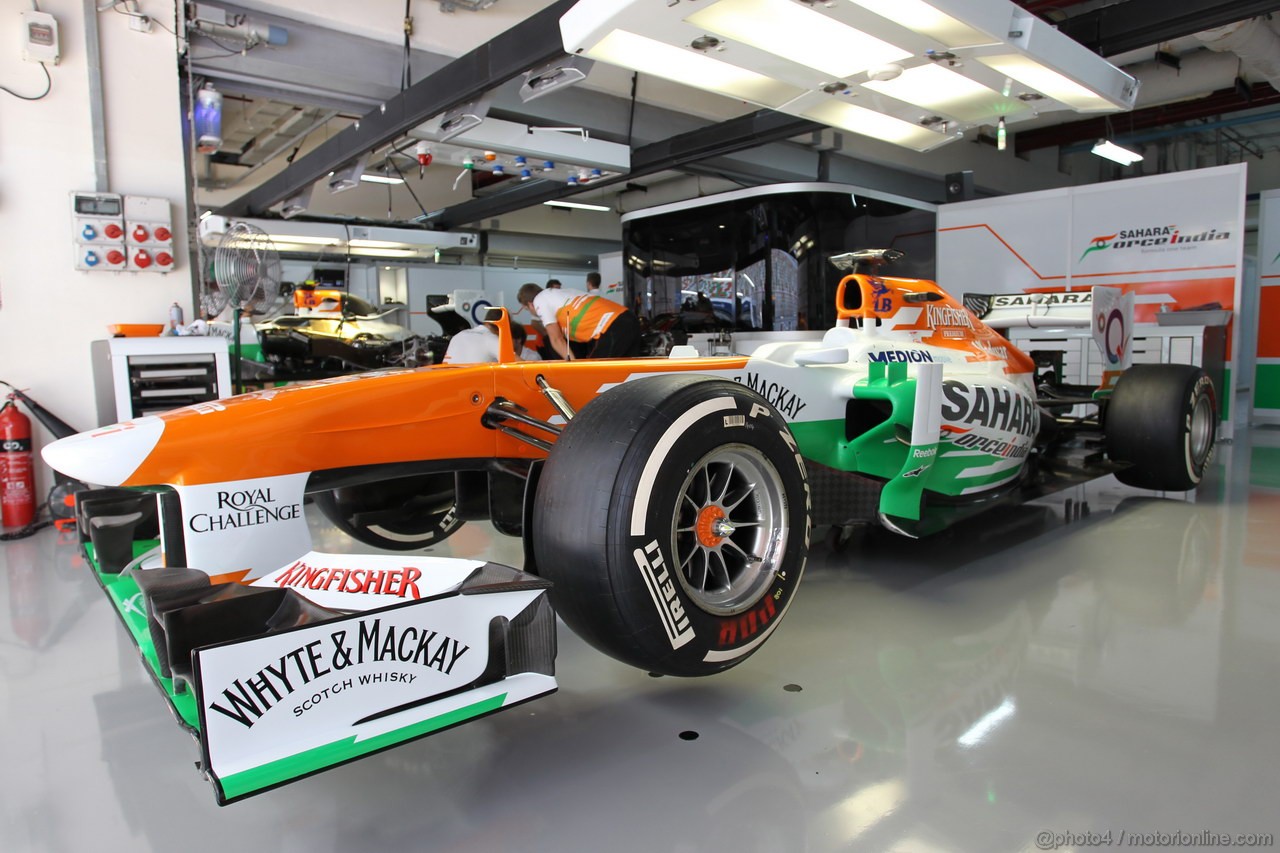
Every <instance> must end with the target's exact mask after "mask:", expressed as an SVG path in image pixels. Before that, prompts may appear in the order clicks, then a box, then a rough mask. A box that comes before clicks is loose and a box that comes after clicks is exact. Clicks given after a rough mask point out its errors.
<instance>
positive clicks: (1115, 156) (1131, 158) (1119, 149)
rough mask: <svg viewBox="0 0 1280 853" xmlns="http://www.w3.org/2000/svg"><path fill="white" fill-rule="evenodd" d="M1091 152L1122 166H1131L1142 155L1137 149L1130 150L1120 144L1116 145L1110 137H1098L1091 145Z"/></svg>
mask: <svg viewBox="0 0 1280 853" xmlns="http://www.w3.org/2000/svg"><path fill="white" fill-rule="evenodd" d="M1093 153H1094V154H1097V155H1098V156H1099V157H1105V158H1106V159H1108V160H1112V161H1114V162H1116V163H1119V164H1121V165H1122V166H1132V165H1133V164H1134V163H1137V162H1138V161H1139V160H1141V159H1142V155H1141V154H1139V153H1138V152H1137V151H1132V150H1130V149H1128V148H1125V147H1124V146H1122V145H1116V144H1115V143H1114V142H1112V141H1111V140H1110V139H1099V140H1098V141H1097V142H1096V143H1095V144H1094V146H1093Z"/></svg>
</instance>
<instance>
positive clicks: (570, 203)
mask: <svg viewBox="0 0 1280 853" xmlns="http://www.w3.org/2000/svg"><path fill="white" fill-rule="evenodd" d="M543 204H545V205H546V206H547V207H572V208H574V209H575V210H599V211H609V210H612V209H613V208H611V207H605V206H604V205H603V204H587V203H585V202H581V201H544V202H543Z"/></svg>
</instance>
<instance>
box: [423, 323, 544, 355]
mask: <svg viewBox="0 0 1280 853" xmlns="http://www.w3.org/2000/svg"><path fill="white" fill-rule="evenodd" d="M519 355H520V359H521V360H522V361H540V360H541V359H542V356H540V355H538V354H537V353H536V352H534V351H533V350H531V349H529V348H528V347H522V348H521V350H520V353H519ZM496 361H498V335H497V333H495V332H491V331H490V330H489V327H488V326H483V325H481V326H473V327H472V328H470V329H463V330H462V331H461V332H458V334H456V335H454V336H453V337H452V338H450V339H449V348H448V349H447V350H445V353H444V362H443V363H444V364H484V363H486V362H496Z"/></svg>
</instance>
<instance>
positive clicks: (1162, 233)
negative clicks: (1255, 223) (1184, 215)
mask: <svg viewBox="0 0 1280 853" xmlns="http://www.w3.org/2000/svg"><path fill="white" fill-rule="evenodd" d="M1230 238H1231V232H1230V231H1219V230H1218V229H1216V228H1210V229H1209V230H1208V231H1199V232H1195V233H1190V234H1183V233H1182V232H1180V231H1179V230H1178V226H1177V225H1156V226H1153V227H1151V228H1130V229H1127V230H1123V231H1117V232H1116V233H1114V234H1103V235H1102V236H1100V237H1094V238H1093V239H1092V240H1090V241H1089V246H1088V248H1086V249H1085V250H1084V254H1082V255H1081V256H1080V260H1082V261H1083V260H1084V259H1085V258H1087V257H1089V255H1091V254H1092V253H1094V252H1100V251H1102V250H1103V249H1151V248H1162V247H1166V246H1174V245H1179V246H1180V245H1184V244H1188V245H1190V244H1195V243H1207V242H1210V241H1213V240H1228V239H1230Z"/></svg>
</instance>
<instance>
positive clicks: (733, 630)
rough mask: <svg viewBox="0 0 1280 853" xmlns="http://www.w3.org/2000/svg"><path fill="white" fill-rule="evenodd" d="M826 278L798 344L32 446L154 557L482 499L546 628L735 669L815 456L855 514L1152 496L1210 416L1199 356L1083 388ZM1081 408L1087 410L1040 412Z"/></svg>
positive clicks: (760, 625) (334, 401)
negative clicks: (1111, 487) (1090, 449)
mask: <svg viewBox="0 0 1280 853" xmlns="http://www.w3.org/2000/svg"><path fill="white" fill-rule="evenodd" d="M889 251H891V250H889ZM885 254H886V252H884V251H881V252H863V253H852V254H850V255H846V256H841V257H840V258H837V259H835V261H836V262H837V263H839V264H844V265H845V266H846V267H852V266H853V265H854V264H855V263H858V262H862V261H866V260H868V259H871V260H880V259H882V258H883V257H884V256H885ZM838 299H839V311H838V316H839V317H840V318H841V325H839V326H838V327H837V328H833V329H831V330H830V331H829V332H827V333H826V335H825V337H824V338H823V340H822V341H821V342H784V343H775V344H769V345H766V346H764V347H761V348H760V349H757V350H756V351H755V352H754V353H753V354H752V355H751V356H750V357H745V356H743V357H737V356H735V357H717V358H693V357H686V356H687V355H688V354H689V353H688V351H686V350H677V351H676V352H675V353H673V357H671V358H666V359H661V358H655V359H635V360H610V361H570V362H546V363H539V362H533V363H529V362H520V361H517V360H515V359H514V357H511V358H510V360H508V361H506V362H505V363H499V364H482V365H466V366H449V365H439V366H433V367H428V368H420V369H417V370H389V371H382V372H376V373H366V374H361V375H356V376H347V377H339V378H334V379H327V380H322V381H318V382H313V383H308V384H301V385H295V386H291V387H284V388H278V389H269V390H265V391H259V392H255V393H251V394H245V395H242V396H239V397H234V398H231V399H226V400H221V401H218V402H211V403H204V404H200V405H196V406H190V407H186V408H182V409H177V410H175V411H172V412H168V413H166V414H162V415H159V416H153V417H144V418H139V419H137V420H134V421H130V422H127V423H124V424H117V425H114V426H110V427H106V428H103V429H98V430H95V431H92V432H88V433H83V434H81V435H78V436H75V437H72V438H69V439H64V440H61V441H58V442H55V443H54V444H52V445H50V446H49V447H47V448H46V449H45V451H44V456H45V459H46V460H47V461H48V462H49V463H50V465H51V466H52V467H54V468H55V469H56V470H58V471H61V472H63V473H65V474H68V475H70V476H73V477H76V478H77V479H79V480H81V481H83V482H86V483H93V484H96V485H103V486H124V487H131V488H144V489H158V490H159V495H160V499H159V504H160V515H161V521H162V525H161V527H162V530H163V532H164V552H165V562H166V564H169V565H180V566H189V567H193V568H197V569H199V570H201V571H203V572H205V573H207V574H209V575H210V576H213V577H214V578H215V579H222V580H238V581H240V580H253V579H254V578H257V577H259V576H261V575H263V574H265V573H267V572H270V571H273V570H275V569H277V568H279V567H281V566H283V565H286V564H288V563H289V561H291V560H294V559H296V558H297V557H299V556H300V555H302V554H305V553H306V552H307V551H308V550H309V547H310V540H309V535H308V532H307V525H306V522H305V519H304V517H303V503H304V500H305V499H306V498H307V497H308V496H310V497H312V498H313V499H314V500H315V502H316V504H317V505H318V506H319V508H320V510H321V511H322V512H323V513H324V514H325V515H326V516H327V517H328V518H329V519H330V520H331V521H332V522H333V523H334V524H335V525H337V526H338V527H339V528H341V529H342V530H343V531H345V532H347V533H349V534H350V535H351V536H352V537H353V538H355V539H356V540H359V541H361V542H364V543H367V544H369V545H373V546H376V547H378V548H380V549H387V550H402V551H415V550H421V549H423V548H425V547H427V546H430V545H432V544H433V543H436V542H439V541H441V540H442V539H443V538H444V537H446V536H448V535H449V534H450V533H451V532H452V531H453V530H455V529H456V528H457V527H458V525H460V524H462V523H464V521H466V520H468V519H475V518H482V517H487V518H490V519H491V520H492V521H493V523H494V524H495V525H496V526H497V528H498V529H499V530H501V531H503V532H505V533H510V534H513V535H520V536H523V537H524V539H525V543H526V551H527V558H528V565H527V568H528V569H529V570H531V571H533V572H534V573H536V574H537V575H539V576H541V577H545V578H548V579H550V580H552V581H553V582H554V584H555V592H553V594H552V595H553V600H554V602H555V604H556V609H557V611H558V612H559V613H560V615H561V616H563V617H564V619H565V621H566V622H568V623H569V624H570V625H571V626H573V627H574V628H575V629H576V630H579V631H580V632H581V633H582V634H583V635H584V636H585V637H587V638H588V639H589V640H590V641H591V642H592V643H594V644H595V645H597V646H600V647H601V648H602V649H603V650H605V651H606V652H608V653H610V654H612V655H614V656H616V657H618V658H620V659H622V660H624V661H627V662H629V663H632V664H634V665H636V666H640V667H644V668H646V669H650V670H656V671H662V672H668V673H672V674H678V675H698V674H705V673H710V672H715V671H717V670H721V669H724V668H726V667H728V666H732V665H733V664H735V663H737V662H739V661H740V660H742V659H743V658H744V657H746V656H747V655H748V654H750V652H751V651H752V650H754V649H755V648H757V647H758V646H759V644H760V643H761V642H763V641H764V639H765V638H766V637H767V636H768V634H769V633H770V632H771V631H772V630H773V629H774V627H775V626H776V625H777V623H778V620H779V619H780V618H781V617H782V615H783V614H784V613H785V611H786V609H787V606H788V605H789V604H790V602H791V598H792V595H793V594H794V592H795V589H796V585H797V584H798V583H799V580H800V575H801V573H802V571H803V568H804V562H805V554H806V551H807V547H808V540H809V527H810V515H811V506H810V505H811V503H812V502H813V500H814V497H813V495H812V494H811V489H810V486H809V469H810V468H812V467H815V466H820V467H822V468H825V469H833V470H834V471H836V472H842V473H845V474H850V475H858V476H860V477H861V478H865V479H864V481H863V482H867V483H871V484H874V486H875V487H876V488H878V492H879V498H878V511H877V513H876V516H877V518H878V520H879V521H880V522H881V523H882V524H884V525H885V526H887V527H889V528H890V529H893V530H895V531H898V532H902V533H906V534H908V535H922V534H925V533H929V532H931V531H932V530H935V529H938V528H940V527H943V526H946V525H947V524H949V523H952V522H954V521H955V520H956V519H958V518H963V517H965V515H966V514H969V513H970V511H971V510H973V509H975V508H980V507H981V508H985V507H987V506H989V505H990V504H991V503H992V502H993V501H995V500H996V499H998V498H1008V497H1014V498H1017V497H1019V493H1023V494H1025V493H1026V492H1027V490H1028V489H1030V490H1032V491H1035V492H1040V491H1042V490H1043V488H1044V486H1045V483H1046V480H1047V479H1048V478H1050V477H1053V476H1059V475H1070V477H1071V478H1072V479H1073V481H1078V479H1079V477H1082V476H1091V475H1098V474H1104V473H1109V472H1112V471H1115V470H1119V471H1120V476H1121V478H1122V479H1124V480H1125V481H1126V482H1130V483H1132V484H1135V485H1138V486H1144V487H1149V488H1157V489H1167V490H1172V489H1190V488H1193V487H1195V485H1196V484H1197V483H1198V481H1199V479H1200V477H1201V475H1202V473H1203V471H1204V468H1205V465H1206V463H1207V461H1208V459H1209V457H1210V454H1211V452H1212V449H1213V445H1214V437H1215V425H1216V423H1217V417H1218V416H1217V404H1216V398H1215V391H1214V389H1213V387H1212V383H1211V382H1210V381H1209V379H1208V377H1207V376H1205V374H1204V373H1203V372H1202V371H1200V370H1198V369H1197V368H1193V367H1190V366H1185V365H1139V366H1138V367H1135V368H1132V369H1130V370H1128V371H1126V372H1125V373H1124V374H1123V375H1121V376H1120V378H1119V381H1118V382H1117V383H1115V387H1114V389H1113V390H1112V391H1111V392H1110V393H1109V394H1108V395H1099V396H1097V397H1096V398H1095V397H1093V396H1091V392H1092V391H1093V390H1094V389H1065V390H1064V389H1061V388H1054V387H1044V386H1043V384H1041V387H1038V384H1037V383H1038V380H1037V376H1036V365H1035V364H1034V362H1033V361H1032V359H1031V358H1030V357H1028V356H1027V355H1026V354H1024V353H1022V352H1020V351H1019V350H1018V349H1017V348H1015V347H1014V346H1013V345H1012V344H1010V343H1009V342H1008V341H1007V340H1006V339H1005V338H1004V337H1002V336H1001V335H1000V334H998V333H997V332H996V331H994V330H993V329H991V328H989V327H988V326H986V325H985V324H984V323H982V322H981V321H980V320H979V319H978V318H977V317H976V316H975V315H974V314H972V313H971V312H970V311H969V310H967V309H966V308H965V307H963V306H962V305H961V304H960V303H959V302H957V301H956V300H955V299H953V298H952V297H951V296H949V295H948V294H946V293H945V292H944V291H943V290H942V289H941V288H940V287H939V286H938V285H937V284H935V283H934V282H931V281H922V280H913V279H900V278H890V277H881V276H877V275H867V274H853V275H849V276H846V278H845V279H844V281H842V282H841V285H840V289H839V296H838ZM1096 302H1097V300H1095V303H1096ZM500 328H501V326H500ZM1108 328H1110V327H1108ZM1108 334H1112V335H1114V333H1113V332H1111V331H1108ZM502 341H503V346H504V348H505V350H509V349H510V343H509V340H507V338H506V333H505V332H504V333H503V338H502ZM1121 348H1123V347H1121ZM1081 402H1084V403H1088V404H1090V405H1092V406H1093V409H1094V411H1095V412H1096V414H1095V415H1094V416H1092V417H1090V418H1087V419H1084V420H1083V421H1071V422H1065V421H1064V420H1063V419H1061V418H1059V417H1056V416H1054V415H1053V414H1051V413H1050V412H1049V411H1048V410H1047V407H1052V408H1053V409H1058V410H1061V409H1062V408H1063V407H1065V406H1068V405H1075V404H1078V403H1081ZM1090 433H1092V434H1093V437H1095V438H1101V439H1103V441H1104V442H1105V450H1106V454H1105V458H1104V454H1102V453H1097V454H1094V458H1093V459H1092V460H1091V462H1090V463H1089V464H1090V466H1092V467H1086V468H1081V467H1079V466H1076V468H1075V470H1072V466H1071V465H1068V464H1067V463H1066V462H1065V461H1064V460H1065V459H1066V458H1067V455H1066V454H1064V453H1062V452H1061V451H1062V449H1063V448H1064V447H1065V446H1066V445H1068V444H1071V443H1072V442H1073V440H1075V439H1077V438H1079V437H1080V436H1081V435H1082V434H1083V435H1088V434H1090ZM813 512H814V514H815V515H817V516H821V517H822V518H824V519H825V518H832V517H834V516H833V515H832V512H830V511H828V509H827V508H825V507H817V508H814V509H813ZM836 515H838V511H837V513H836Z"/></svg>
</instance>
